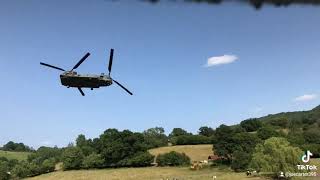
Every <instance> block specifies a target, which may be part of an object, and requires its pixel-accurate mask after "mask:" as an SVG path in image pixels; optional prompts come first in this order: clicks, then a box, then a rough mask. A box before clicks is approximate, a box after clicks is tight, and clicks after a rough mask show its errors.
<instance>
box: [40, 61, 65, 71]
mask: <svg viewBox="0 0 320 180" xmlns="http://www.w3.org/2000/svg"><path fill="white" fill-rule="evenodd" d="M40 64H41V65H43V66H47V67H51V68H53V69H58V70H60V71H66V70H64V69H62V68H59V67H56V66H52V65H50V64H46V63H43V62H40Z"/></svg>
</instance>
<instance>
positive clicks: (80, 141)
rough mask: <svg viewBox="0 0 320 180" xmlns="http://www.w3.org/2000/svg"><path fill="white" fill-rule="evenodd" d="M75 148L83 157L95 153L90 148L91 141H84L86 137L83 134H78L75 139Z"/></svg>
mask: <svg viewBox="0 0 320 180" xmlns="http://www.w3.org/2000/svg"><path fill="white" fill-rule="evenodd" d="M76 146H77V147H79V148H80V149H81V151H82V153H83V154H84V155H85V156H88V155H89V154H91V153H93V152H95V150H94V148H93V147H92V141H91V139H88V140H87V139H86V137H85V136H84V135H83V134H80V135H79V136H78V137H77V139H76Z"/></svg>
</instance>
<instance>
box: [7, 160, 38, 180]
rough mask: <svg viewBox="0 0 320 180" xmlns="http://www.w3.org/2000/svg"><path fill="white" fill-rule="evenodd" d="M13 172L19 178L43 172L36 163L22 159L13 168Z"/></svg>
mask: <svg viewBox="0 0 320 180" xmlns="http://www.w3.org/2000/svg"><path fill="white" fill-rule="evenodd" d="M12 174H13V175H14V176H16V177H19V178H25V177H32V176H36V175H39V174H41V169H40V167H39V166H38V165H36V164H35V163H29V162H26V161H21V162H20V163H19V164H17V165H16V166H15V167H14V168H13V170H12Z"/></svg>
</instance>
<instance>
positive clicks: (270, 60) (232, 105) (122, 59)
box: [0, 0, 320, 147]
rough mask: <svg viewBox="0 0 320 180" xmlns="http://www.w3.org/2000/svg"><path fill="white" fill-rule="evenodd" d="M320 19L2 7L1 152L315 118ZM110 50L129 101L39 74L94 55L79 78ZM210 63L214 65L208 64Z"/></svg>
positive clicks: (305, 14) (296, 14)
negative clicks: (283, 116)
mask: <svg viewBox="0 0 320 180" xmlns="http://www.w3.org/2000/svg"><path fill="white" fill-rule="evenodd" d="M319 19H320V11H319V9H318V7H313V6H290V7H287V8H274V7H272V6H264V7H263V8H262V9H261V10H259V11H257V10H255V9H254V8H252V7H250V6H246V5H241V4H233V3H224V4H223V5H221V6H213V5H207V4H205V3H203V4H194V3H172V2H171V3H170V2H169V3H168V2H163V3H158V4H156V5H153V4H149V3H144V2H139V1H125V0H123V1H117V2H110V1H85V0H82V1H68V2H66V1H51V2H48V1H46V2H44V1H40V0H29V1H5V2H3V3H2V4H1V6H0V23H1V28H0V37H1V43H0V77H1V88H0V99H1V103H0V121H1V123H0V124H1V126H0V145H1V144H4V143H6V142H7V141H9V140H13V141H16V142H24V143H26V144H28V145H31V146H34V147H39V146H41V145H49V146H52V145H58V146H64V145H66V144H68V143H69V142H72V141H74V140H75V138H76V137H77V135H78V134H80V133H82V134H85V135H86V136H87V137H90V138H92V137H97V136H98V135H99V134H101V133H102V132H103V131H104V130H105V129H107V128H118V129H121V130H122V129H130V130H132V131H143V130H145V129H147V128H151V127H155V126H162V127H164V128H165V130H166V132H167V133H169V132H170V131H171V129H172V128H174V127H181V128H184V129H186V130H188V131H191V132H194V133H195V132H197V130H198V128H199V127H200V126H203V125H207V126H212V127H217V126H219V125H220V124H222V123H224V124H228V125H231V124H236V123H239V122H240V121H241V120H244V119H246V118H249V117H259V116H263V115H267V114H270V113H277V112H282V111H295V110H308V109H311V108H313V107H315V106H317V105H319V104H320V99H319V98H318V95H320V83H319V75H320V71H319V68H320V51H319V49H320V43H319V41H320V33H319V32H320V25H319ZM110 48H114V49H115V56H114V64H113V69H112V75H113V77H114V78H115V79H116V80H118V81H119V82H121V83H122V84H124V85H125V86H126V87H127V88H128V89H130V90H131V91H132V92H133V93H134V96H129V95H128V94H126V93H125V92H124V91H123V90H122V89H120V88H119V87H117V86H115V85H114V86H111V87H108V88H101V89H98V90H94V91H91V90H88V89H85V90H84V91H85V93H86V96H85V97H82V96H81V95H80V94H79V92H78V91H77V90H76V89H71V88H70V89H67V88H66V87H63V86H61V85H60V80H59V73H60V71H56V70H54V69H49V68H46V67H42V66H40V65H39V62H40V61H43V62H47V63H49V64H53V65H57V66H59V67H62V68H65V69H68V68H69V69H71V68H72V67H73V66H74V64H75V63H77V61H78V60H79V59H80V58H81V57H82V56H83V55H84V54H85V53H86V52H90V53H91V56H90V57H89V58H88V60H87V61H85V62H84V63H83V64H82V65H81V66H80V67H79V68H78V69H77V71H78V73H101V72H106V71H107V63H108V62H107V61H108V56H109V49H110ZM224 55H225V56H224ZM228 55H229V56H228ZM212 57H215V58H212ZM230 57H231V59H230ZM210 58H211V61H209V62H211V65H212V64H215V63H216V64H219V63H220V65H213V66H209V67H208V65H207V63H208V59H210ZM223 62H224V63H225V64H221V63H223Z"/></svg>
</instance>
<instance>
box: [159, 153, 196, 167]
mask: <svg viewBox="0 0 320 180" xmlns="http://www.w3.org/2000/svg"><path fill="white" fill-rule="evenodd" d="M156 162H157V163H158V165H159V166H185V165H189V164H190V158H189V157H188V156H187V155H186V154H184V153H178V152H175V151H171V152H169V153H164V154H159V155H158V156H157V159H156Z"/></svg>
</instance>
